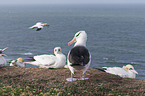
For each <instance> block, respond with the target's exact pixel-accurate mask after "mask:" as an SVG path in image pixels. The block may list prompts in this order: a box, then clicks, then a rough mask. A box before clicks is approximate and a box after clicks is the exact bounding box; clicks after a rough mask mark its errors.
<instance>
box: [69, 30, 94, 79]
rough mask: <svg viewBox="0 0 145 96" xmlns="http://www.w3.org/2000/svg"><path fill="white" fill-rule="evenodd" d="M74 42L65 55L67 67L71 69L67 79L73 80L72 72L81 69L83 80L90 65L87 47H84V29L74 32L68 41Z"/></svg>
mask: <svg viewBox="0 0 145 96" xmlns="http://www.w3.org/2000/svg"><path fill="white" fill-rule="evenodd" d="M74 42H76V43H75V45H74V47H73V48H72V49H71V50H70V51H69V53H68V57H67V63H68V67H69V69H70V71H71V78H68V79H67V81H75V80H76V79H75V78H73V74H74V71H75V70H82V71H83V75H84V78H82V79H83V80H85V79H88V78H85V72H86V71H87V69H88V68H89V66H90V63H91V55H90V52H89V51H88V49H87V48H86V42H87V34H86V32H85V31H79V32H77V33H76V34H75V36H74V38H73V39H72V40H71V41H70V42H69V43H68V45H71V44H72V43H74Z"/></svg>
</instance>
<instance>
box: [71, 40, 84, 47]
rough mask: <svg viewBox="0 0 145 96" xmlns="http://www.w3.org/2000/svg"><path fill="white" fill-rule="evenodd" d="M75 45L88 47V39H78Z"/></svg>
mask: <svg viewBox="0 0 145 96" xmlns="http://www.w3.org/2000/svg"><path fill="white" fill-rule="evenodd" d="M74 46H85V47H86V41H83V40H81V41H77V42H76V43H75V45H74Z"/></svg>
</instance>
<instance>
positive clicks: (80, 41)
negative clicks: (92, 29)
mask: <svg viewBox="0 0 145 96" xmlns="http://www.w3.org/2000/svg"><path fill="white" fill-rule="evenodd" d="M74 42H76V43H75V45H74V46H78V45H80V46H85V47H86V42H87V33H86V32H85V31H79V32H77V33H76V34H75V36H74V38H73V39H72V40H71V41H70V42H69V43H68V46H69V45H71V44H72V43H74Z"/></svg>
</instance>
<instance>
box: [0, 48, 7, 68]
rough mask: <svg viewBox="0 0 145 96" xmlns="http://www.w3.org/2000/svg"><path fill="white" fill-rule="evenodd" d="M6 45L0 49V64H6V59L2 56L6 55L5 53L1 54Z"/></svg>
mask: <svg viewBox="0 0 145 96" xmlns="http://www.w3.org/2000/svg"><path fill="white" fill-rule="evenodd" d="M7 48H8V47H6V48H4V49H0V66H5V65H6V64H7V61H6V59H5V58H4V57H3V56H7V55H5V54H2V53H3V51H5V50H6V49H7Z"/></svg>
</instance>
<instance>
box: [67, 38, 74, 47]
mask: <svg viewBox="0 0 145 96" xmlns="http://www.w3.org/2000/svg"><path fill="white" fill-rule="evenodd" d="M74 42H76V37H74V38H73V39H72V40H71V41H70V42H68V46H70V45H71V44H72V43H74Z"/></svg>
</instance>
